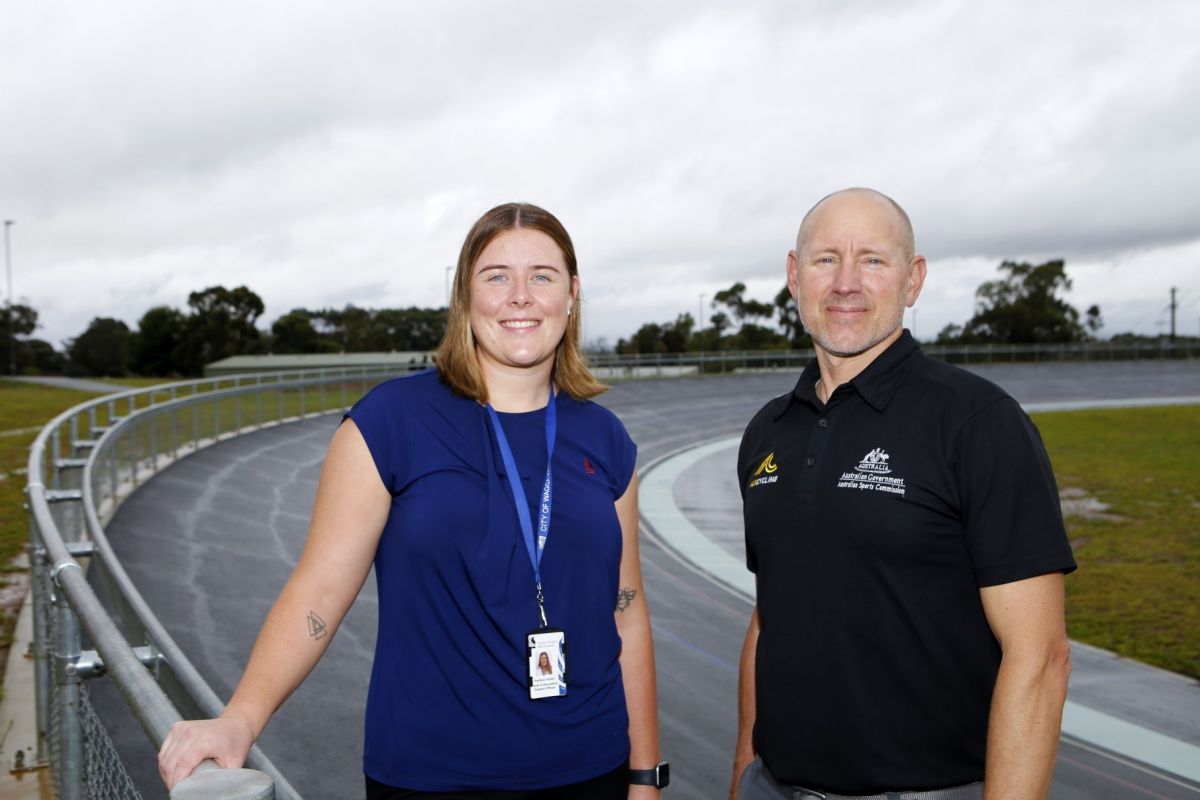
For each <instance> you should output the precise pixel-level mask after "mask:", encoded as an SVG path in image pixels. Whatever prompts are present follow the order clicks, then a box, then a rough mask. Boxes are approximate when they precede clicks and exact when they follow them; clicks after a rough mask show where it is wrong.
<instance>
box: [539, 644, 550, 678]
mask: <svg viewBox="0 0 1200 800" xmlns="http://www.w3.org/2000/svg"><path fill="white" fill-rule="evenodd" d="M538 672H540V673H542V674H543V675H553V674H554V667H552V666H550V654H549V653H547V652H546V651H545V650H543V651H542V652H541V653H539V654H538Z"/></svg>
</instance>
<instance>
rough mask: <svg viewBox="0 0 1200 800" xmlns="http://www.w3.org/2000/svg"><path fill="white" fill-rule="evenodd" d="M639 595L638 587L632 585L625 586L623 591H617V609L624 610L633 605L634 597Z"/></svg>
mask: <svg viewBox="0 0 1200 800" xmlns="http://www.w3.org/2000/svg"><path fill="white" fill-rule="evenodd" d="M635 597H637V589H634V588H633V587H631V586H624V587H622V588H621V591H619V592H617V611H624V610H625V609H627V608H629V607H630V606H631V605H633V598H635Z"/></svg>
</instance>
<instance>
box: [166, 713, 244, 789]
mask: <svg viewBox="0 0 1200 800" xmlns="http://www.w3.org/2000/svg"><path fill="white" fill-rule="evenodd" d="M254 739H255V736H254V731H253V729H252V728H251V727H250V723H248V722H246V721H245V720H243V719H239V718H238V717H218V718H217V719H205V720H196V721H193V722H176V723H175V724H174V725H173V726H171V732H170V733H168V734H167V738H165V739H163V743H162V747H161V748H159V751H158V773H159V775H161V776H162V779H163V783H165V784H166V785H167V788H168V789H170V788H172V787H173V786H174V785H175V784H176V783H178V782H179V781H181V780H183V779H184V778H186V777H188V776H189V775H191V774H192V771H193V770H195V769H196V766H197V765H199V763H200V762H201V761H203V760H204V759H206V758H211V759H213V760H214V761H216V762H217V763H218V764H220V765H221V766H222V767H224V768H225V769H236V768H237V767H240V766H242V764H244V763H245V761H246V755H247V754H248V753H249V752H250V747H251V746H252V745H253V744H254Z"/></svg>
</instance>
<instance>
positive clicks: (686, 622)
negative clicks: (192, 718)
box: [93, 362, 1200, 800]
mask: <svg viewBox="0 0 1200 800" xmlns="http://www.w3.org/2000/svg"><path fill="white" fill-rule="evenodd" d="M976 371H978V372H980V373H982V374H984V375H986V376H987V377H989V378H991V379H992V380H994V381H996V382H997V383H999V384H1001V385H1002V386H1004V387H1005V388H1006V389H1008V391H1009V392H1011V393H1012V394H1013V395H1014V396H1015V397H1016V398H1017V399H1018V400H1020V401H1022V402H1023V403H1050V402H1056V403H1072V402H1094V401H1096V400H1129V399H1136V398H1145V397H1149V396H1156V397H1193V398H1196V397H1200V365H1198V364H1196V363H1195V362H1117V363H1113V364H1061V365H1057V364H1056V365H1052V366H1051V365H1041V366H1028V365H1002V366H995V367H989V368H982V369H977V370H976ZM795 377H796V375H795V373H790V372H789V373H776V374H759V375H744V376H730V377H717V378H687V379H673V380H662V381H641V382H631V383H622V384H618V385H617V386H615V387H614V389H613V390H612V391H611V392H610V393H609V394H607V395H605V396H604V397H603V398H602V402H603V403H604V404H605V405H607V406H608V407H610V408H612V409H613V410H614V411H615V412H616V413H617V414H618V415H620V417H621V419H622V420H623V421H624V422H625V424H626V426H627V427H628V429H629V432H630V433H631V434H632V436H633V438H634V440H635V441H637V442H638V445H639V467H640V468H642V469H645V468H646V466H647V465H649V464H652V463H653V462H655V461H658V460H660V459H662V458H664V457H666V456H668V455H671V454H673V453H677V452H680V451H682V450H684V449H686V448H689V447H692V446H695V445H696V444H698V443H700V442H703V441H707V440H713V439H719V438H723V437H730V436H736V435H738V434H740V433H741V430H742V428H743V427H744V426H745V423H746V422H747V421H748V420H749V418H750V416H751V415H752V414H753V413H754V412H755V411H757V410H758V408H759V407H760V406H761V405H762V404H763V403H764V402H766V401H767V400H768V399H769V398H771V397H773V396H775V395H778V394H780V393H782V392H785V391H788V390H790V388H791V386H792V385H793V383H794V381H795ZM337 423H338V418H337V417H336V416H331V417H322V418H319V419H312V420H307V421H305V422H301V423H296V424H293V425H287V426H282V427H278V428H271V429H267V430H264V431H260V432H257V433H254V434H249V435H246V436H243V437H239V438H237V439H233V440H230V441H228V442H224V443H222V444H220V445H217V446H214V447H211V448H209V449H207V450H204V451H201V452H199V453H197V454H195V455H192V456H189V457H188V458H186V459H184V460H183V461H181V462H179V463H178V464H176V465H174V466H172V467H171V468H169V469H168V470H166V471H165V472H164V473H163V474H161V475H160V476H158V477H156V478H155V479H153V480H152V481H150V482H149V483H147V484H146V486H145V487H143V488H142V489H140V490H139V491H138V492H137V493H136V494H135V495H134V496H133V497H131V498H130V499H129V500H128V501H126V503H125V504H124V506H122V508H121V509H120V511H119V513H118V514H117V516H116V518H115V519H114V520H113V522H112V524H111V525H110V526H109V537H110V540H111V541H112V544H113V547H114V548H115V549H116V550H117V552H118V555H119V556H120V557H121V559H122V561H123V562H124V564H125V565H126V568H127V569H128V571H129V574H130V575H131V577H132V578H133V579H134V581H135V582H137V584H138V586H139V587H140V588H141V590H142V592H143V594H144V595H145V597H146V599H147V601H148V602H150V604H151V605H152V607H154V608H155V609H156V611H157V612H158V614H159V616H160V619H162V621H163V623H164V624H165V625H166V626H167V628H168V629H169V630H170V631H171V633H172V635H173V636H175V637H176V639H177V641H178V642H179V644H180V646H181V647H183V649H184V650H185V652H187V653H189V654H190V655H191V657H192V659H193V661H194V663H195V664H196V667H197V668H198V669H199V670H200V672H201V673H202V674H204V676H205V677H206V678H207V679H208V680H209V682H210V683H211V684H212V686H213V688H214V689H215V690H216V692H217V694H218V695H221V696H222V697H228V696H229V694H230V693H231V692H232V689H233V686H234V684H235V683H236V681H237V679H238V677H239V675H240V674H241V670H242V667H243V666H244V664H245V662H246V658H247V656H248V654H249V650H250V647H251V645H252V644H253V640H254V636H255V634H256V632H257V629H258V626H259V624H260V623H261V621H262V619H263V617H264V616H265V614H266V611H267V610H268V608H269V607H270V604H271V602H272V601H273V600H274V598H275V595H276V594H277V593H278V591H279V589H280V588H281V587H282V585H283V583H284V581H285V580H286V578H287V575H288V573H289V572H290V571H291V568H292V567H293V565H294V564H295V561H296V558H297V557H298V555H299V552H300V549H301V547H302V545H303V538H304V534H305V530H306V527H307V522H308V513H309V510H310V508H311V504H312V497H313V494H314V490H315V487H316V481H317V476H318V472H319V469H320V463H321V459H322V457H323V455H324V450H325V447H326V445H327V443H328V441H329V438H330V436H331V435H332V433H333V431H334V429H335V427H336V425H337ZM711 472H712V470H709V473H711ZM708 480H720V478H719V477H718V478H715V479H714V478H712V477H710V478H708ZM732 480H733V479H732V472H730V475H729V481H730V483H732ZM685 505H686V504H685ZM707 510H708V511H709V512H712V513H714V514H716V515H717V516H720V515H721V514H724V515H725V517H726V518H728V517H729V516H730V514H731V513H733V512H736V514H737V516H738V517H739V518H740V511H739V510H737V509H733V512H731V511H730V509H728V508H727V507H715V506H712V507H709V508H708V509H707ZM692 513H696V512H695V510H694V509H693V510H692ZM643 531H644V537H643V538H644V543H643V550H642V557H643V568H644V571H645V579H646V587H647V590H646V591H647V597H648V600H649V602H650V603H651V610H652V612H653V618H654V633H655V646H656V654H657V658H658V681H659V695H660V717H661V721H662V731H663V746H664V752H665V754H666V757H668V758H669V759H670V760H671V761H672V764H673V770H672V773H673V774H672V788H671V789H670V790H669V793H670V794H669V796H673V797H678V798H715V797H723V796H724V793H725V792H726V788H727V786H728V782H729V765H730V757H731V753H732V748H733V740H734V736H735V733H736V691H737V660H738V654H739V652H740V649H741V642H742V636H743V634H744V631H745V625H746V621H747V619H748V617H749V614H750V610H751V604H750V601H749V600H748V599H747V598H746V596H745V595H743V594H741V593H740V592H738V591H736V590H733V589H730V588H729V587H728V586H726V585H725V584H724V583H722V582H721V581H719V580H717V579H715V578H713V577H711V576H709V575H707V574H705V573H704V572H703V571H701V570H698V569H697V567H696V566H694V565H693V564H692V563H691V562H690V561H688V560H687V559H684V558H681V557H680V556H679V554H678V553H677V552H676V551H675V550H674V549H673V548H671V547H669V546H666V545H665V544H664V542H663V541H662V540H661V539H660V538H659V536H658V535H657V533H656V532H655V531H654V530H653V529H652V526H650V525H644V527H643ZM375 605H376V599H375V587H374V579H373V578H371V579H369V580H368V581H367V584H366V586H365V587H364V589H363V592H362V594H361V596H360V597H359V600H358V602H357V603H356V604H355V605H354V607H353V608H352V609H351V611H350V613H349V614H348V615H347V617H346V620H345V622H344V623H343V625H342V628H341V630H340V631H339V632H338V635H337V637H336V638H335V640H334V642H333V643H332V644H331V646H330V649H329V651H328V653H327V654H326V656H325V658H324V659H323V660H322V662H321V663H320V664H319V665H318V666H317V668H316V669H315V670H314V671H313V673H312V675H310V677H309V679H308V680H307V681H306V682H305V684H304V685H303V686H302V687H301V688H300V689H299V690H298V691H297V692H296V694H295V695H294V696H293V697H292V698H291V700H289V701H288V703H287V704H285V706H284V707H283V708H282V709H281V710H280V712H279V713H278V714H277V715H276V717H275V719H274V720H273V721H272V723H271V725H270V726H269V727H268V728H267V730H266V731H265V732H264V734H263V737H262V739H261V740H260V744H261V745H262V747H263V749H264V750H265V751H266V752H267V753H268V754H269V755H270V756H271V758H272V760H274V762H275V763H276V765H277V766H278V767H279V768H280V770H282V771H283V772H284V774H285V775H287V776H288V777H289V779H290V780H291V781H292V783H293V784H294V785H295V786H296V787H297V788H298V789H300V790H301V791H303V792H304V793H305V794H306V796H308V797H312V798H340V797H358V796H361V795H362V788H361V787H362V773H361V767H360V762H361V735H362V733H361V731H362V708H363V703H364V700H365V696H366V686H367V680H368V675H369V669H370V661H371V657H372V651H373V646H374V639H375ZM402 667H403V665H397V668H398V669H399V668H402ZM95 683H96V685H95V686H94V687H93V698H94V700H95V703H96V705H97V707H98V709H99V710H100V711H101V713H102V715H103V716H104V718H105V720H106V721H107V722H108V724H109V727H110V729H113V730H115V738H116V739H117V740H118V746H119V748H120V749H121V751H122V753H123V754H124V757H125V758H126V759H127V763H129V764H130V765H131V767H132V770H131V771H132V772H134V773H135V780H137V782H138V783H139V786H140V788H141V789H142V790H143V792H144V793H145V796H146V797H158V796H163V795H164V794H165V793H164V792H163V791H162V790H161V784H158V783H157V777H156V775H157V773H156V771H155V768H154V754H153V753H152V752H151V750H150V748H149V746H148V744H146V743H145V741H144V739H143V738H142V737H141V733H140V730H138V729H137V725H136V723H134V722H133V721H132V720H131V718H130V717H129V715H128V713H127V712H125V711H124V710H123V707H122V706H121V701H120V700H119V699H118V698H115V697H114V696H113V692H112V688H111V686H110V685H109V684H108V682H105V681H99V682H95ZM1051 797H1052V798H1054V800H1083V799H1084V798H1087V799H1088V800H1098V799H1101V798H1109V797H1112V798H1116V797H1122V798H1125V797H1133V798H1193V799H1194V798H1197V797H1200V791H1198V790H1197V789H1196V787H1195V786H1194V785H1193V784H1190V783H1188V782H1186V781H1179V780H1177V779H1174V778H1172V777H1171V776H1169V775H1160V774H1158V773H1157V772H1156V771H1155V770H1153V769H1147V768H1146V767H1144V766H1143V765H1141V764H1138V763H1136V762H1131V761H1129V760H1128V759H1121V758H1119V757H1114V755H1113V754H1111V753H1108V752H1106V751H1104V750H1101V749H1098V748H1095V747H1093V746H1091V745H1089V744H1087V743H1085V742H1076V741H1074V740H1072V739H1070V738H1067V737H1064V740H1063V746H1062V748H1061V750H1060V756H1059V763H1058V767H1057V770H1056V774H1055V785H1054V789H1053V791H1052V793H1051Z"/></svg>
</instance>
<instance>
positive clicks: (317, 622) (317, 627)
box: [308, 611, 327, 641]
mask: <svg viewBox="0 0 1200 800" xmlns="http://www.w3.org/2000/svg"><path fill="white" fill-rule="evenodd" d="M326 628H327V626H326V625H325V620H323V619H321V618H320V617H318V616H317V612H315V611H310V612H308V635H309V636H311V637H312V638H314V639H316V640H317V641H320V640H321V639H324V638H325V633H326Z"/></svg>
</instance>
